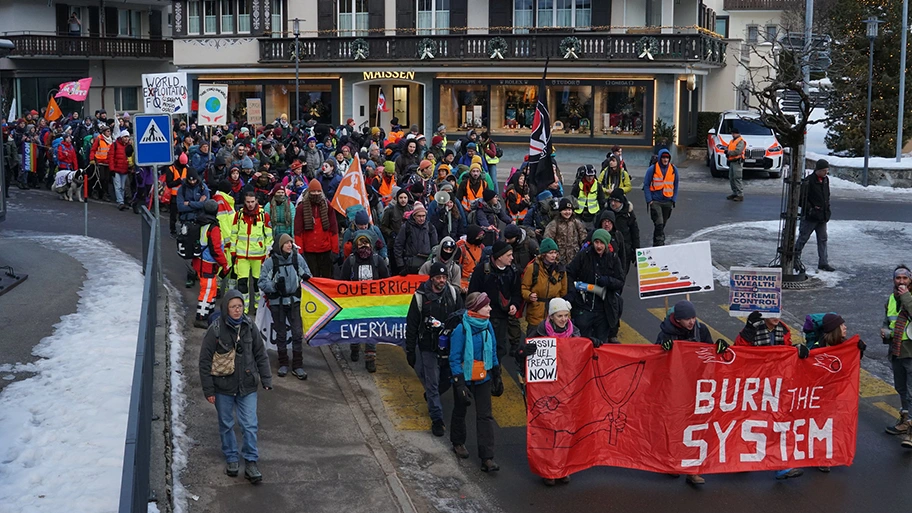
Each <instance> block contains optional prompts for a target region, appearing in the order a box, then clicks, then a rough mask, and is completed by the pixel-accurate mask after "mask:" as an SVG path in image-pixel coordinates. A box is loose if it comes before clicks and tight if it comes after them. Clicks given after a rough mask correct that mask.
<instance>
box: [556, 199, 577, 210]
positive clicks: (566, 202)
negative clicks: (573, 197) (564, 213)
mask: <svg viewBox="0 0 912 513" xmlns="http://www.w3.org/2000/svg"><path fill="white" fill-rule="evenodd" d="M568 208H569V209H571V210H572V209H573V202H572V201H570V198H561V200H560V203H558V207H557V209H558V210H566V209H568Z"/></svg>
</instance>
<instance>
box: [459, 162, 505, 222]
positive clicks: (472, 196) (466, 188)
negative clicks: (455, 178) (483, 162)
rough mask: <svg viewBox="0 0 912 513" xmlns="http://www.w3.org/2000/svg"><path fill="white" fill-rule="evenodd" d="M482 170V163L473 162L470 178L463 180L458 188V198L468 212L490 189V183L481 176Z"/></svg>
mask: <svg viewBox="0 0 912 513" xmlns="http://www.w3.org/2000/svg"><path fill="white" fill-rule="evenodd" d="M481 172H482V171H481V166H480V165H478V164H472V167H471V168H469V179H468V180H465V181H463V182H462V183H461V184H460V185H459V188H458V189H457V190H456V199H458V200H459V202H460V203H462V208H464V209H465V211H466V212H471V211H472V207H473V205H474V204H475V202H477V201H478V200H481V199H482V197H483V195H484V192H485V191H486V190H487V189H488V183H487V182H486V181H485V180H484V179H483V178H482V177H481ZM491 192H493V191H491ZM494 195H495V196H496V195H497V193H494ZM469 224H471V223H469Z"/></svg>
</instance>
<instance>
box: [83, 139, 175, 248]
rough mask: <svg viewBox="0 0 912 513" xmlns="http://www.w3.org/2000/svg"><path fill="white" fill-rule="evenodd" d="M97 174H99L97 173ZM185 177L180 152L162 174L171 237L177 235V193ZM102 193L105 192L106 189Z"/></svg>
mask: <svg viewBox="0 0 912 513" xmlns="http://www.w3.org/2000/svg"><path fill="white" fill-rule="evenodd" d="M99 173H100V171H99ZM99 176H101V175H100V174H99ZM186 178H187V156H186V155H184V154H180V155H179V156H178V157H177V158H176V159H174V163H173V164H171V165H170V166H169V167H168V169H167V170H166V171H165V175H164V179H165V186H166V187H167V191H166V194H165V195H166V196H168V227H169V228H170V229H171V230H170V231H171V237H177V216H178V211H177V193H178V192H179V191H180V186H181V184H182V183H184V180H185V179H186ZM103 193H104V194H107V189H105V190H104V191H103Z"/></svg>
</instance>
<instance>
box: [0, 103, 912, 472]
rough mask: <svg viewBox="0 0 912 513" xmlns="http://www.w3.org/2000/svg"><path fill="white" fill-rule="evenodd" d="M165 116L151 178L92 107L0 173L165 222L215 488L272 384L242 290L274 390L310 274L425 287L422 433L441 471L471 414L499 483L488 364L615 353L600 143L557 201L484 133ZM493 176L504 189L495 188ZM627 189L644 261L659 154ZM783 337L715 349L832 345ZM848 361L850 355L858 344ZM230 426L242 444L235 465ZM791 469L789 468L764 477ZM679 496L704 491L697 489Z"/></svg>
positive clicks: (825, 208)
mask: <svg viewBox="0 0 912 513" xmlns="http://www.w3.org/2000/svg"><path fill="white" fill-rule="evenodd" d="M175 119H176V121H175V124H174V126H173V127H172V134H171V136H172V138H173V140H174V155H175V156H176V158H175V160H174V162H173V163H172V164H171V165H170V166H167V167H162V168H161V169H159V170H158V172H156V170H154V169H152V168H151V167H144V166H135V165H134V164H133V156H134V150H133V142H132V141H133V137H134V136H135V135H136V134H134V133H133V126H132V123H131V119H130V116H129V115H128V114H124V115H123V116H122V117H120V118H119V119H116V120H111V119H108V118H107V114H106V113H105V112H104V111H103V110H100V111H97V112H96V113H95V115H94V117H93V118H86V119H79V117H78V115H76V114H75V113H74V114H72V115H70V116H69V117H67V118H59V119H57V120H55V121H51V122H47V120H46V119H45V118H44V117H41V116H40V115H39V113H38V112H36V111H32V112H30V113H28V114H27V115H26V116H25V117H24V118H23V119H19V120H15V122H11V123H9V124H4V125H3V136H4V137H3V142H4V145H5V146H4V156H5V158H6V164H7V165H6V169H7V171H8V174H7V176H6V177H5V179H6V180H7V183H8V184H9V183H11V182H16V183H18V186H19V187H21V188H29V187H41V186H47V187H54V188H55V189H56V190H57V191H58V192H61V193H62V192H63V189H65V188H67V187H69V186H70V185H71V182H72V181H73V180H78V179H80V178H81V179H82V180H85V181H87V189H88V190H89V191H90V194H91V195H92V196H94V197H96V198H98V199H101V200H104V201H114V202H116V204H117V206H118V208H119V209H120V210H127V209H129V208H131V207H132V209H133V211H134V212H137V213H138V212H139V209H140V208H141V207H142V206H143V205H147V206H148V205H151V202H152V197H153V195H154V194H158V195H159V198H160V201H161V204H162V205H167V206H168V208H169V212H170V215H169V228H170V232H171V235H172V237H174V238H175V239H176V241H177V247H178V252H179V253H180V254H181V256H183V257H184V258H186V259H188V260H190V261H191V266H190V267H191V268H192V270H191V269H188V280H187V286H188V288H189V287H193V286H194V285H196V284H197V283H198V284H199V295H198V306H197V310H196V314H195V320H194V324H195V325H196V326H197V327H200V328H205V329H206V333H205V336H204V339H203V343H202V346H201V350H200V358H199V370H200V377H201V381H202V388H203V393H204V395H205V396H206V398H207V400H208V401H209V402H210V403H212V404H214V405H215V406H216V409H217V412H218V420H219V431H220V436H221V442H222V450H223V453H224V456H225V460H226V463H227V469H226V472H227V473H228V475H230V476H237V475H238V474H239V467H240V464H239V461H240V458H241V457H243V459H244V461H245V470H244V473H245V477H246V478H247V479H249V480H250V481H251V482H259V481H261V480H262V474H261V473H260V471H259V469H258V467H257V460H258V459H259V457H258V453H257V443H256V440H257V420H256V390H257V388H258V385H262V386H263V387H264V389H266V390H269V389H271V388H272V375H273V371H272V369H271V368H270V364H269V360H268V357H267V355H266V349H265V347H266V346H265V340H264V337H263V336H262V334H261V331H260V329H259V328H257V326H256V324H255V323H254V317H253V315H252V309H255V308H256V305H257V304H258V302H260V299H261V296H262V300H263V302H262V303H260V304H265V305H266V307H267V308H268V311H269V314H270V315H271V318H272V326H273V328H272V330H271V338H272V342H274V343H275V344H276V346H277V348H278V368H277V369H276V374H277V376H278V377H284V376H286V375H287V374H288V373H289V372H290V373H291V374H292V375H294V376H295V377H297V378H299V379H302V380H304V379H307V373H306V371H305V369H304V363H303V346H304V329H303V323H302V317H301V316H302V314H301V296H302V282H306V281H308V280H310V279H311V278H324V279H333V280H341V281H363V280H382V279H387V278H390V277H396V276H409V275H422V276H426V277H427V279H426V281H422V283H421V284H420V285H419V286H418V288H417V290H415V292H414V295H413V297H412V300H411V303H410V305H409V308H408V314H407V321H406V327H405V337H404V338H405V340H404V348H405V353H406V358H407V361H408V363H409V365H410V366H411V367H413V368H414V370H415V372H416V374H417V376H418V378H419V379H420V381H421V383H422V385H423V387H424V390H425V398H426V401H427V409H428V415H429V417H430V420H431V431H432V433H433V434H434V435H435V436H438V437H442V436H444V435H445V434H446V432H447V430H449V433H450V442H451V443H452V450H453V452H454V453H455V454H456V455H457V456H458V457H460V458H468V457H469V452H468V450H467V449H466V441H467V430H466V415H467V412H468V409H469V407H470V406H471V405H473V404H474V412H475V418H476V422H475V424H476V443H477V447H478V454H477V455H478V457H479V458H480V460H481V469H482V470H483V471H485V472H491V471H496V470H499V466H498V464H497V463H496V462H495V460H494V446H495V442H494V434H495V429H494V419H493V415H492V397H498V396H500V395H502V394H503V393H504V379H510V377H509V373H507V372H505V370H502V369H504V366H505V365H507V361H508V360H507V358H508V357H509V358H512V359H513V360H514V363H515V366H516V370H517V371H518V374H519V381H520V385H522V384H523V383H522V376H523V375H524V372H523V369H524V368H525V365H526V361H527V359H528V358H530V357H532V356H533V355H535V353H536V350H537V347H538V346H537V345H536V344H535V343H534V342H529V341H528V339H534V338H538V337H547V338H555V339H558V340H560V339H563V338H579V337H582V338H587V339H589V340H590V341H591V342H592V344H593V346H594V347H599V346H601V345H602V344H618V343H620V342H621V340H620V339H619V336H618V333H619V328H620V321H621V317H622V315H623V311H624V302H623V300H622V292H623V289H624V287H625V283H626V280H627V276H628V274H629V272H630V269H631V266H632V264H634V263H635V261H636V257H635V252H636V250H637V249H639V248H641V247H643V244H642V243H641V240H640V227H639V224H638V221H637V216H636V214H635V208H634V203H635V202H634V200H633V199H632V197H631V192H632V186H631V179H630V171H629V169H628V167H627V163H626V162H625V161H624V158H623V149H622V148H620V147H618V146H615V147H613V148H612V149H611V151H609V152H608V153H607V155H606V158H605V160H604V161H603V162H601V164H600V165H598V166H594V165H584V166H581V167H579V168H578V169H577V170H576V176H575V179H574V180H572V183H573V185H572V186H571V187H570V188H569V190H565V188H564V184H565V181H564V173H565V171H563V172H562V170H561V169H560V168H559V166H558V165H557V162H556V160H557V157H556V154H554V153H552V154H551V155H546V156H545V157H547V158H545V159H543V160H541V161H539V162H537V163H532V164H530V163H529V162H528V157H527V159H526V161H524V162H523V163H521V165H519V166H518V167H511V168H510V169H509V172H507V170H506V169H505V167H504V166H502V165H501V162H500V160H501V157H502V155H503V153H502V151H501V149H500V148H499V147H498V145H497V143H496V142H495V141H494V140H493V139H492V138H491V137H490V135H489V134H488V133H487V132H480V133H478V132H476V131H475V130H469V131H468V132H467V133H465V134H460V135H458V136H454V135H452V134H449V133H448V132H447V127H446V126H444V125H442V124H441V125H438V126H436V127H435V130H434V133H433V135H432V136H430V137H426V136H425V135H424V134H422V133H420V129H419V127H418V125H412V126H410V127H402V126H400V125H399V122H398V120H397V119H396V118H393V120H392V123H391V126H390V129H389V131H386V130H384V129H382V128H380V127H371V128H365V129H359V128H358V127H357V126H356V124H355V122H354V120H352V119H349V120H347V123H346V124H344V125H342V126H339V127H335V126H329V125H321V124H318V123H315V122H314V121H309V122H306V123H297V122H296V123H294V124H292V123H289V121H288V119H287V117H286V116H285V115H282V116H281V117H279V118H278V119H276V120H275V121H274V122H273V123H272V124H268V125H265V126H258V127H257V126H248V125H246V124H231V125H226V126H221V127H215V128H214V129H212V130H209V131H207V130H205V129H203V128H202V127H199V126H197V125H196V124H195V123H193V122H192V118H191V121H189V122H188V121H187V120H186V119H183V118H175ZM816 167H817V169H816V171H815V173H813V174H811V175H810V176H809V177H807V178H806V179H805V181H804V186H805V189H806V190H809V191H811V192H810V193H805V194H803V196H802V197H803V198H804V200H803V201H804V202H805V204H804V212H806V214H805V219H802V224H801V231H802V233H801V235H800V236H799V245H800V246H801V247H803V245H804V243H806V242H807V240H808V237H809V235H810V232H811V231H816V233H817V241H818V254H819V261H820V265H819V267H820V268H821V269H824V270H831V269H832V268H829V269H827V268H828V267H829V265H828V262H827V260H826V222H827V221H828V220H829V216H830V206H829V186H828V180H827V178H826V172H827V169H826V168H827V167H828V166H827V164H826V162H825V161H820V162H818V165H817V166H816ZM499 168H500V169H499ZM350 170H351V171H352V172H349V171H350ZM499 179H505V182H504V184H503V186H502V187H501V185H500V183H498V180H499ZM359 182H360V183H359ZM362 184H363V188H361V187H360V186H361V185H362ZM346 190H349V192H350V190H355V192H357V191H362V190H363V194H366V197H363V196H360V194H355V195H354V196H352V195H351V194H348V197H349V199H351V198H354V199H353V200H348V201H347V200H346V198H345V196H346V192H345V191H346ZM642 192H643V201H644V205H643V206H641V208H642V207H645V208H646V211H647V212H648V213H649V216H650V219H651V221H652V222H653V240H652V245H653V246H661V245H664V244H665V227H666V225H667V223H668V222H669V220H670V218H671V217H672V213H673V212H674V209H675V207H676V201H677V195H678V192H679V175H678V172H677V168H676V167H675V165H674V164H672V163H671V154H670V153H669V152H668V150H667V149H663V148H660V149H658V151H657V152H656V155H655V156H654V157H653V162H652V163H650V165H649V166H648V168H647V169H646V170H645V172H644V185H643V190H642ZM346 201H347V202H346ZM637 201H638V200H637ZM821 234H822V235H823V236H822V237H821ZM821 239H822V240H821ZM634 268H635V265H634ZM892 279H893V291H892V293H891V294H890V296H889V297H888V299H887V303H886V306H885V316H884V319H883V329H882V333H881V335H882V337H883V341H884V343H885V344H888V345H889V347H890V355H891V356H890V360H891V362H892V364H893V370H894V375H895V387H896V390H897V392H898V393H899V395H900V398H901V402H902V410H901V416H900V418H899V419H898V420H897V422H896V423H895V425H891V426H889V427H888V428H887V431H888V432H889V433H892V434H896V435H902V441H901V444H902V446H903V447H906V448H912V419H910V417H909V413H908V412H909V404H910V400H912V340H910V338H909V334H910V333H912V329H907V328H908V327H909V326H910V324H909V320H910V317H912V315H910V313H912V295H910V292H909V286H910V281H912V272H910V270H909V268H907V267H905V266H904V265H899V266H898V267H897V268H896V269H895V272H894V276H893V278H892ZM218 297H220V298H221V302H220V306H219V308H216V300H217V298H218ZM248 314H249V315H248ZM803 328H804V331H805V333H806V334H807V340H806V343H798V342H793V341H792V338H791V333H790V330H789V328H788V327H787V326H785V324H784V323H783V322H781V321H780V320H779V319H778V318H775V317H765V316H763V315H761V313H760V312H754V313H752V314H750V316H748V317H747V320H746V322H745V325H744V328H743V329H742V330H741V332H740V333H739V334H738V336H737V337H736V339H735V341H734V344H735V345H740V346H754V347H775V346H792V345H793V344H794V345H795V347H796V349H795V354H796V358H807V357H808V355H809V351H810V350H811V349H814V348H817V347H831V346H838V345H840V344H841V343H843V342H844V341H846V340H847V339H848V337H847V329H846V325H845V323H844V322H843V319H842V317H840V316H839V315H838V314H836V313H826V314H812V315H808V317H807V322H806V324H805V326H803ZM289 338H290V345H291V358H290V359H289V355H288V345H289ZM675 341H691V342H702V343H705V344H710V345H711V346H708V347H712V348H713V350H714V351H715V352H716V353H717V354H722V353H724V352H725V351H727V350H728V348H729V346H728V344H727V343H726V342H725V341H724V340H721V339H719V340H716V341H713V340H712V338H711V336H710V332H709V330H708V328H707V326H706V325H704V324H703V323H701V322H700V321H699V317H698V315H697V312H696V308H695V307H694V305H693V304H692V303H691V302H690V301H686V300H683V301H679V302H677V303H676V304H675V305H674V308H672V309H670V310H669V311H668V313H667V316H666V318H665V319H664V320H663V321H662V322H661V325H660V329H659V331H658V333H657V335H656V340H655V343H656V344H657V345H659V346H661V347H662V348H663V349H665V350H666V351H673V350H674V349H673V347H674V342H675ZM858 348H859V349H860V351H861V352H863V351H864V349H865V345H864V342H861V341H859V342H858ZM349 357H350V359H351V361H352V362H357V361H359V360H361V359H363V361H364V365H365V368H366V370H367V371H368V372H375V371H376V360H377V351H376V344H375V343H373V342H372V341H371V340H363V341H359V343H351V344H350V347H349ZM450 389H452V391H453V399H454V408H453V412H452V416H451V418H450V421H449V425H447V422H446V421H445V420H444V413H443V405H442V401H441V395H442V394H444V393H445V392H446V391H448V390H450ZM235 418H236V420H237V423H238V424H239V426H240V428H241V431H242V433H243V444H242V447H241V451H240V454H239V450H238V444H237V440H236V437H235V435H234V431H233V426H234V424H235ZM820 470H821V471H828V470H829V468H828V467H820ZM801 473H802V470H801V469H800V468H790V469H785V470H781V471H778V472H777V473H776V477H777V478H779V479H784V478H789V477H796V476H799V475H801ZM569 479H570V477H569V475H566V476H561V477H560V478H556V479H551V478H544V482H545V484H547V485H554V484H556V483H557V482H569ZM687 481H688V482H689V483H691V484H694V485H699V484H703V483H704V479H703V477H702V476H700V475H698V474H690V475H688V476H687Z"/></svg>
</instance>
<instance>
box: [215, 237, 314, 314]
mask: <svg viewBox="0 0 912 513" xmlns="http://www.w3.org/2000/svg"><path fill="white" fill-rule="evenodd" d="M207 238H208V237H207ZM296 253H297V252H296V251H294V249H292V252H291V254H292V256H293V257H294V258H292V259H291V264H287V265H291V266H293V267H294V270H295V276H299V272H300V271H299V268H298V257H297V256H296ZM269 258H271V259H272V276H270V277H269V278H270V279H271V280H272V281H275V278H276V275H277V274H279V267H281V266H282V264H280V263H279V257H278V256H277V255H272V256H270V257H269ZM299 295H301V280H298V288H297V290H295V292H292V293H291V294H290V295H288V296H285V297H294V296H299ZM281 297H282V295H281V294H279V293H278V292H276V293H275V294H270V295H269V299H279V298H281Z"/></svg>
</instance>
